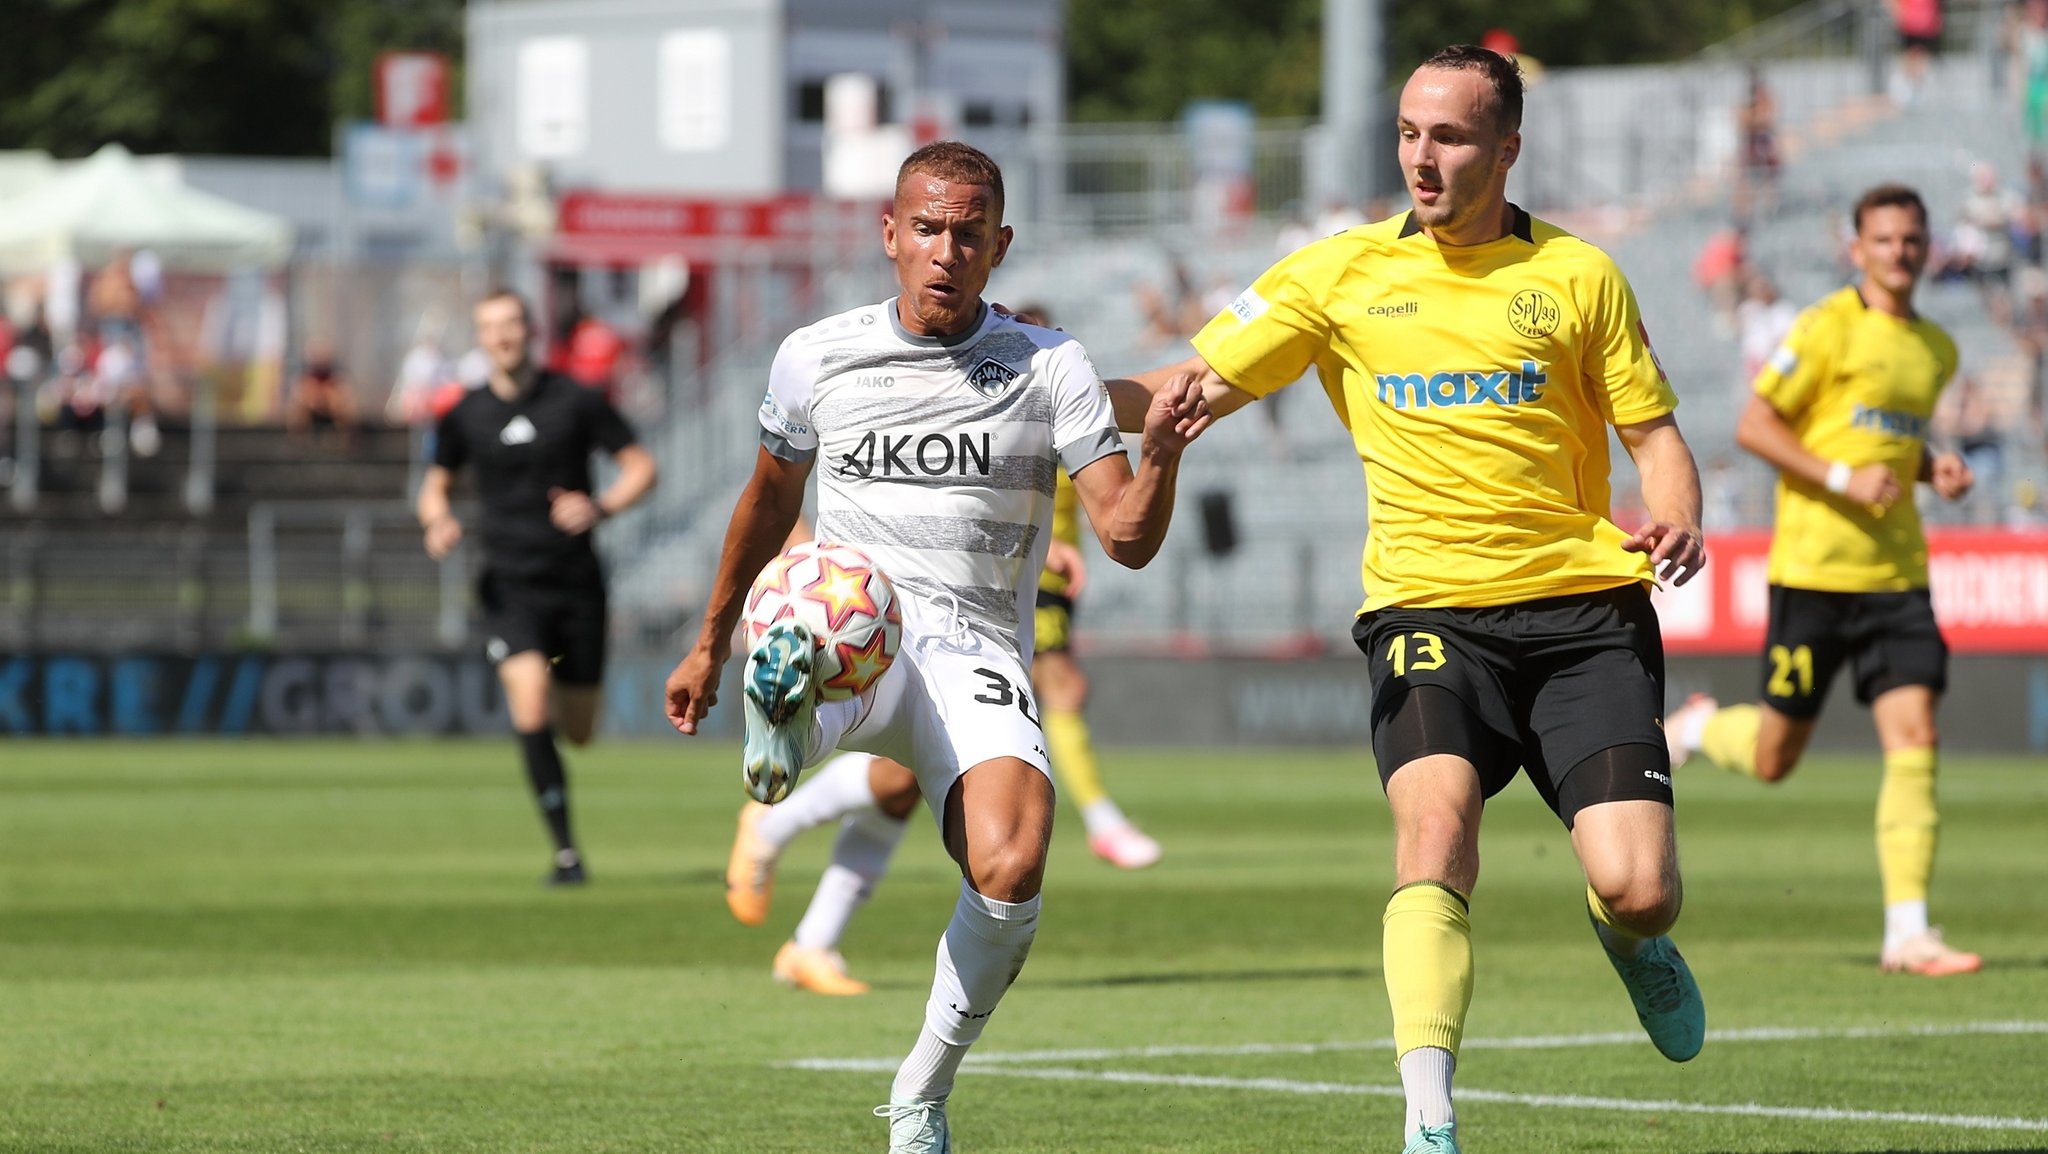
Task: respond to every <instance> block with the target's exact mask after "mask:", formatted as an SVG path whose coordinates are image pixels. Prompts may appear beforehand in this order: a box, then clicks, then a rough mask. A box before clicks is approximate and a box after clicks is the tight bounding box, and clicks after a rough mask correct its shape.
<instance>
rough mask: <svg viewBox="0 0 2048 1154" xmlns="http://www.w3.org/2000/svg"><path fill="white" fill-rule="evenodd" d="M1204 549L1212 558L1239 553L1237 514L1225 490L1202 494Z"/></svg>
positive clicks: (1213, 490)
mask: <svg viewBox="0 0 2048 1154" xmlns="http://www.w3.org/2000/svg"><path fill="white" fill-rule="evenodd" d="M1201 505H1202V548H1203V549H1204V550H1206V551H1207V552H1208V554H1209V556H1211V557H1228V556H1230V555H1231V554H1232V553H1235V552H1237V512H1236V510H1235V508H1234V506H1233V505H1232V504H1231V499H1230V493H1229V491H1228V490H1225V489H1211V490H1209V491H1208V492H1206V493H1203V494H1202V500H1201Z"/></svg>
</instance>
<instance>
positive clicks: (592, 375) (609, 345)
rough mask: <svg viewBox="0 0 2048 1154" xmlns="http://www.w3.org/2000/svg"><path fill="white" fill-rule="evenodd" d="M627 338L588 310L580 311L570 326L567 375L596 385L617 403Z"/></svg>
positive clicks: (574, 379)
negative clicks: (621, 364)
mask: <svg viewBox="0 0 2048 1154" xmlns="http://www.w3.org/2000/svg"><path fill="white" fill-rule="evenodd" d="M625 353H626V342H625V341H624V340H622V339H620V337H619V334H618V331H617V330H616V329H613V328H612V327H611V326H610V325H608V324H606V323H604V322H603V321H601V320H599V319H598V318H596V317H595V316H592V315H591V314H589V313H582V312H579V315H578V316H577V318H576V323H575V324H574V325H573V326H571V327H570V329H569V355H568V360H567V363H566V364H565V365H564V369H565V370H566V371H567V372H568V374H569V379H571V380H573V381H575V382H576V383H577V384H579V385H582V386H583V387H584V388H586V389H597V390H598V391H600V392H602V393H603V394H604V396H605V399H606V400H608V401H610V402H611V403H612V404H614V405H616V404H618V403H619V362H620V360H621V359H622V358H623V357H624V356H625Z"/></svg>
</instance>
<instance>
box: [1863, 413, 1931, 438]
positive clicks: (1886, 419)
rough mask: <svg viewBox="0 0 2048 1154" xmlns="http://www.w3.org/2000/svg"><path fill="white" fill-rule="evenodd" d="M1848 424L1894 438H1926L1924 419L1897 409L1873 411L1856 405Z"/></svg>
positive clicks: (1925, 420) (1925, 421)
mask: <svg viewBox="0 0 2048 1154" xmlns="http://www.w3.org/2000/svg"><path fill="white" fill-rule="evenodd" d="M1849 423H1850V424H1852V425H1854V426H1856V427H1857V428H1859V429H1876V430H1877V431H1878V432H1880V433H1885V434H1888V435H1890V436H1894V437H1920V438H1925V437H1926V436H1927V418H1926V417H1916V416H1914V415H1913V414H1911V413H1902V412H1900V411H1899V410H1897V409H1875V408H1872V407H1870V406H1869V405H1858V406H1856V412H1855V415H1854V416H1852V417H1850V419H1849Z"/></svg>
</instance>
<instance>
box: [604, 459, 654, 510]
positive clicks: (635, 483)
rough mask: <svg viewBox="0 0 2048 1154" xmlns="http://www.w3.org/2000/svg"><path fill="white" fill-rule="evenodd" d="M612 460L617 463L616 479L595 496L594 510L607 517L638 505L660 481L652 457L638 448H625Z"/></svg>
mask: <svg viewBox="0 0 2048 1154" xmlns="http://www.w3.org/2000/svg"><path fill="white" fill-rule="evenodd" d="M612 460H614V461H616V462H618V466H619V475H618V477H617V478H615V479H614V480H613V481H612V483H611V486H610V487H609V488H607V489H605V491H604V492H602V493H600V494H598V496H597V507H598V508H599V509H600V510H602V511H603V512H604V515H605V516H607V517H616V516H618V515H619V514H620V513H623V512H625V511H626V510H628V509H630V508H632V507H633V506H634V505H636V504H638V503H639V502H640V499H641V498H642V497H645V496H646V495H647V494H649V493H651V492H653V491H654V486H655V484H656V483H657V482H658V481H659V480H660V479H661V470H660V469H659V468H657V467H656V466H655V463H654V454H652V453H650V452H648V451H647V450H646V449H645V448H643V447H642V446H639V445H627V446H626V447H625V448H623V449H620V450H619V451H618V452H617V453H615V454H613V455H612Z"/></svg>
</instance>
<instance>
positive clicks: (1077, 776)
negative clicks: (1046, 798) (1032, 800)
mask: <svg viewBox="0 0 2048 1154" xmlns="http://www.w3.org/2000/svg"><path fill="white" fill-rule="evenodd" d="M1045 740H1046V743H1047V744H1048V745H1050V746H1051V747H1052V768H1053V772H1054V773H1057V774H1059V778H1060V789H1061V790H1063V791H1065V793H1066V795H1067V797H1068V799H1069V800H1071V801H1072V802H1073V803H1074V806H1075V808H1077V809H1082V810H1085V809H1087V808H1088V807H1089V806H1091V805H1094V804H1095V803H1096V802H1098V801H1101V800H1102V799H1103V798H1105V797H1108V796H1109V791H1108V790H1106V789H1104V788H1102V773H1101V771H1100V770H1098V769H1096V768H1095V744H1094V743H1093V742H1092V741H1090V740H1089V738H1088V719H1087V718H1085V717H1083V716H1081V714H1080V713H1079V712H1077V711H1073V710H1066V709H1048V710H1046V711H1045Z"/></svg>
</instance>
